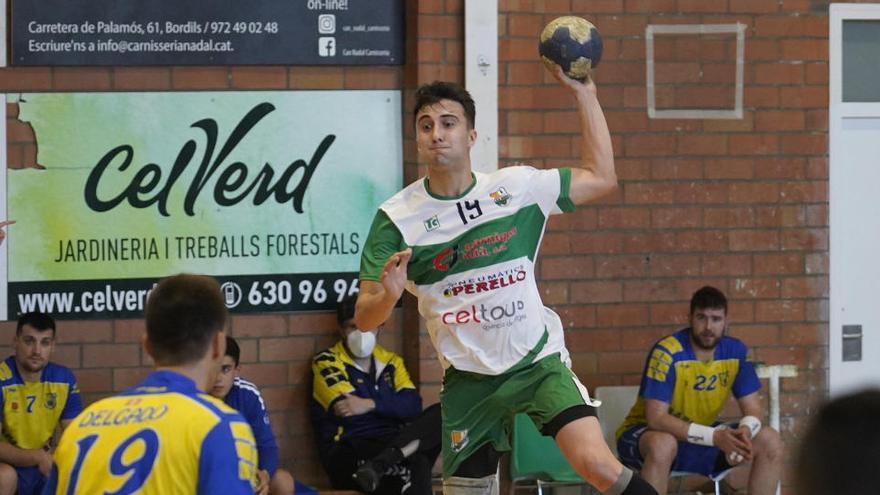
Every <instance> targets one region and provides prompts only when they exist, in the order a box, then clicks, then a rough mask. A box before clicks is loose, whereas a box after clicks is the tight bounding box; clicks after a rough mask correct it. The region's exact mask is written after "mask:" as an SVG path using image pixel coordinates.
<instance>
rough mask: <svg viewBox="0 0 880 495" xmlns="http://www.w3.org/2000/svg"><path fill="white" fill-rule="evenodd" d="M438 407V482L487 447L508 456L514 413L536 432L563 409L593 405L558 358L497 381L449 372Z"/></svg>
mask: <svg viewBox="0 0 880 495" xmlns="http://www.w3.org/2000/svg"><path fill="white" fill-rule="evenodd" d="M440 403H441V405H442V411H443V441H442V449H443V478H444V479H446V478H449V477H450V476H452V475H453V473H455V471H456V470H457V469H458V467H459V466H460V465H461V463H462V462H463V461H464V460H466V459H467V458H468V457H470V456H471V455H472V454H473V453H474V452H475V451H476V450H477V449H479V448H480V447H482V446H483V445H485V444H486V443H488V442H492V444H493V446H494V448H495V450H498V451H500V452H504V451H508V450H510V432H511V430H512V428H513V418H514V416H515V415H516V414H517V413H526V414H528V415H529V417H531V419H532V421H534V422H535V426H536V427H537V428H538V430H539V431H540V430H542V429H543V427H544V425H546V424H547V423H549V422H550V421H551V420H553V418H555V417H556V416H557V415H558V414H559V413H561V412H563V411H565V410H566V409H569V408H571V407H574V406H582V405H590V406H592V405H594V404H593V403H592V401H591V400H590V398H589V395H588V393H587V389H586V388H585V387H584V386H583V385H581V383H580V381H579V380H578V379H577V377H576V376H575V374H574V373H573V372H572V371H571V370H570V369H569V368H568V367H567V366H566V365H565V364H564V363H563V362H562V360H561V359H560V358H559V354H553V355H551V356H547V357H545V358H543V359H541V360H540V361H537V362H534V363H531V364H529V365H528V366H525V367H522V368H518V369H516V370H514V371H509V372H507V373H504V374H501V375H497V376H492V375H481V374H477V373H469V372H466V371H459V370H456V369H455V368H449V369H447V370H446V374H445V375H444V377H443V391H442V392H441V393H440Z"/></svg>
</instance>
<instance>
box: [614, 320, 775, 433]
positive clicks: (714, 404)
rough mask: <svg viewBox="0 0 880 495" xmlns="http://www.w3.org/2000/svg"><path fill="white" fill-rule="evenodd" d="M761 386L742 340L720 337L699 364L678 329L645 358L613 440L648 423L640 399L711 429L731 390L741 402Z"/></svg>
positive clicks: (684, 331)
mask: <svg viewBox="0 0 880 495" xmlns="http://www.w3.org/2000/svg"><path fill="white" fill-rule="evenodd" d="M760 388H761V382H760V380H758V375H757V374H756V373H755V368H754V366H753V365H752V363H750V362H749V361H747V360H746V345H745V344H743V342H742V341H740V340H739V339H735V338H733V337H728V336H723V337H721V340H720V341H719V342H718V345H717V346H716V347H715V354H714V356H713V359H712V360H711V361H708V362H702V361H699V360H697V357H696V355H695V354H694V350H693V348H692V347H691V340H690V328H685V329H682V330H679V331H678V332H676V333H674V334H672V335H670V336H668V337H666V338H664V339H662V340H660V341H659V342H657V343H656V344H655V345H654V348H653V349H652V350H651V353H650V354H649V355H648V360H647V362H646V363H645V371H644V374H643V375H642V384H641V386H640V387H639V397H638V399H637V400H636V403H635V405H634V406H633V407H632V409H631V410H630V412H629V415H627V417H626V420H625V421H624V422H623V424H622V425H621V426H620V428H618V429H617V436H618V437H620V435H621V434H622V433H623V432H624V431H626V430H627V429H629V428H631V427H633V426H635V425H639V424H645V423H647V419H646V418H645V399H655V400H659V401H662V402H665V403H667V404H669V413H670V414H672V415H673V416H675V417H677V418H680V419H682V420H684V421H688V422H694V423H699V424H703V425H711V424H712V423H714V422H715V420H716V418H717V417H718V414H719V413H720V412H721V409H723V408H724V403H725V402H726V401H727V397H728V395H729V394H730V393H731V392H733V395H734V397H736V398H740V397H744V396H746V395H749V394H751V393H753V392H756V391H757V390H760Z"/></svg>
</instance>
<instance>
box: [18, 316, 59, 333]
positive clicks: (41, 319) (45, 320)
mask: <svg viewBox="0 0 880 495" xmlns="http://www.w3.org/2000/svg"><path fill="white" fill-rule="evenodd" d="M25 325H30V326H32V327H34V328H35V329H37V330H39V331H41V332H45V331H46V330H52V337H55V320H54V319H53V318H52V317H51V316H49V315H47V314H46V313H40V312H39V311H31V312H30V313H22V315H21V316H19V317H18V324H17V325H16V326H15V336H16V337H19V336H21V329H22V327H24V326H25Z"/></svg>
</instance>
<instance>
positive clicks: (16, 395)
mask: <svg viewBox="0 0 880 495" xmlns="http://www.w3.org/2000/svg"><path fill="white" fill-rule="evenodd" d="M0 402H2V404H3V408H2V409H0V414H2V415H3V418H2V424H3V439H4V440H5V441H6V442H9V443H11V444H12V445H15V446H17V447H20V448H22V449H40V448H44V447H46V446H47V444H48V442H49V441H50V440H51V439H52V434H53V433H54V432H55V427H56V426H58V422H59V421H60V420H62V419H73V418H74V417H76V415H77V414H79V413H80V412H82V399H81V398H80V395H79V388H77V386H76V378H75V377H74V376H73V373H72V372H71V371H70V370H69V369H67V368H65V367H64V366H61V365H60V364H55V363H49V364H47V365H46V367H45V368H43V372H42V374H41V375H40V381H38V382H25V381H24V380H23V379H22V377H21V374H20V373H19V372H18V366H17V365H16V363H15V356H9V357H8V358H6V360H5V361H3V362H2V363H0Z"/></svg>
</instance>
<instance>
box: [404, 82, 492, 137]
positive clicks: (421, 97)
mask: <svg viewBox="0 0 880 495" xmlns="http://www.w3.org/2000/svg"><path fill="white" fill-rule="evenodd" d="M440 100H452V101H457V102H459V103H461V106H463V107H464V115H465V117H467V123H468V129H473V128H474V123H475V122H476V121H477V109H476V107H475V106H474V98H473V97H472V96H471V94H470V93H468V90H466V89H464V87H462V86H461V85H460V84H456V83H453V82H447V81H434V82H432V83H430V84H424V85H422V86H420V87H419V89H417V90H416V104H415V107H414V108H413V119H415V118H416V116H417V115H418V114H419V111H420V110H421V109H422V108H424V107H427V106H431V105H435V104H437V103H439V102H440Z"/></svg>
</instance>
